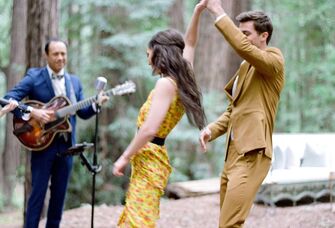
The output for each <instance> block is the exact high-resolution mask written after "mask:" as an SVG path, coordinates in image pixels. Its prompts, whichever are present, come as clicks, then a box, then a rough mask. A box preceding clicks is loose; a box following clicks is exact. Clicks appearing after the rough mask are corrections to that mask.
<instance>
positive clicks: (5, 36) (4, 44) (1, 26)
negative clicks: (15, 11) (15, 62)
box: [0, 1, 13, 67]
mask: <svg viewBox="0 0 335 228" xmlns="http://www.w3.org/2000/svg"><path fill="white" fill-rule="evenodd" d="M12 5H13V2H12V1H0V9H1V10H0V30H1V33H0V41H1V42H0V67H5V66H7V65H8V63H9V51H10V49H9V47H10V45H9V44H10V24H11V13H12V11H11V8H12Z"/></svg>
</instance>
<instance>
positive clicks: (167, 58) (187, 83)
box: [148, 29, 206, 129]
mask: <svg viewBox="0 0 335 228" xmlns="http://www.w3.org/2000/svg"><path fill="white" fill-rule="evenodd" d="M148 47H149V48H150V49H151V50H152V51H153V54H152V59H151V62H152V66H153V68H154V69H153V72H160V73H161V74H162V76H163V77H166V76H168V77H171V78H173V79H174V80H175V82H176V83H177V87H178V94H179V98H180V100H181V102H182V104H183V105H184V108H185V111H186V115H187V118H188V120H189V122H190V123H191V124H192V125H194V126H196V127H198V128H199V129H202V128H204V127H205V124H206V115H205V112H204V108H203V106H202V94H201V92H200V89H199V87H198V85H197V82H196V80H195V75H194V71H193V69H192V66H191V64H190V63H189V62H188V61H187V60H186V59H185V58H184V57H183V50H184V47H185V42H184V39H183V36H182V35H181V34H180V33H179V32H178V31H176V30H173V29H168V30H164V31H161V32H158V33H157V34H155V35H154V36H153V37H152V38H151V40H150V42H149V45H148Z"/></svg>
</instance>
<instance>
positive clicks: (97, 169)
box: [91, 95, 102, 228]
mask: <svg viewBox="0 0 335 228" xmlns="http://www.w3.org/2000/svg"><path fill="white" fill-rule="evenodd" d="M97 99H98V95H97ZM95 105H96V111H97V113H96V115H95V133H94V150H93V164H92V203H91V205H92V211H91V228H93V227H94V205H95V183H96V174H97V173H99V172H100V171H101V169H102V166H101V165H98V156H97V143H98V132H99V131H98V128H99V112H100V105H99V104H98V103H95Z"/></svg>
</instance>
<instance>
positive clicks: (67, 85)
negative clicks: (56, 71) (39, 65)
mask: <svg viewBox="0 0 335 228" xmlns="http://www.w3.org/2000/svg"><path fill="white" fill-rule="evenodd" d="M64 78H65V89H66V96H67V97H68V98H69V99H71V92H70V80H71V79H70V76H69V75H68V74H67V73H64Z"/></svg>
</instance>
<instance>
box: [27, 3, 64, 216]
mask: <svg viewBox="0 0 335 228" xmlns="http://www.w3.org/2000/svg"><path fill="white" fill-rule="evenodd" d="M58 4H59V3H58V0H28V20H27V21H28V28H27V40H26V50H27V69H28V68H30V67H42V66H44V65H45V60H44V58H43V53H44V50H43V47H44V45H45V43H46V41H47V40H48V39H50V38H52V37H57V36H58V22H59V13H58V12H59V11H58V9H59V5H58ZM30 157H31V153H30V152H27V153H26V161H25V163H26V165H25V168H26V170H25V184H24V190H25V191H24V194H25V197H24V201H25V203H24V205H25V208H27V202H28V197H29V195H30V192H31V166H30ZM47 201H48V197H46V200H45V207H44V208H47V207H46V205H47ZM45 211H46V210H43V213H42V217H44V216H45Z"/></svg>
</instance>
